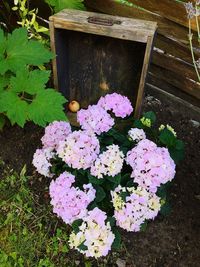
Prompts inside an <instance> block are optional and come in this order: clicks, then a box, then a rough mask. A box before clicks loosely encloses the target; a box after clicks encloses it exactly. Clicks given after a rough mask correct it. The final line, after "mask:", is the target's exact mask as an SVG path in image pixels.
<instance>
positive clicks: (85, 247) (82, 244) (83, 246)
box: [78, 241, 88, 251]
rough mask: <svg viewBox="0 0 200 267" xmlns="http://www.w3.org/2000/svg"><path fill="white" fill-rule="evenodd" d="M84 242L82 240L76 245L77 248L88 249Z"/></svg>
mask: <svg viewBox="0 0 200 267" xmlns="http://www.w3.org/2000/svg"><path fill="white" fill-rule="evenodd" d="M84 242H85V241H83V242H82V243H81V244H80V245H79V246H78V248H79V249H80V250H83V251H85V250H87V249H88V248H87V246H85V245H84Z"/></svg>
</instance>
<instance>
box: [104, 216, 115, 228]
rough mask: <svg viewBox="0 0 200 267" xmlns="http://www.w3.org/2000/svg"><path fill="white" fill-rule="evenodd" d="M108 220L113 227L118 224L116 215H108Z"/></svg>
mask: <svg viewBox="0 0 200 267" xmlns="http://www.w3.org/2000/svg"><path fill="white" fill-rule="evenodd" d="M106 221H107V222H109V223H110V226H111V227H113V226H115V225H116V219H115V218H114V217H111V216H108V217H107V220H106Z"/></svg>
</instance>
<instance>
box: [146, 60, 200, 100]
mask: <svg viewBox="0 0 200 267" xmlns="http://www.w3.org/2000/svg"><path fill="white" fill-rule="evenodd" d="M149 73H150V75H152V76H154V77H155V78H156V79H159V80H162V81H165V82H167V83H168V84H171V85H172V86H175V87H177V88H179V89H181V90H182V91H184V92H186V93H188V94H190V95H192V96H194V97H196V98H197V99H200V84H198V83H194V82H193V81H191V80H189V79H187V78H185V79H183V78H182V77H181V78H180V79H178V77H177V74H176V73H174V72H172V71H170V70H167V69H164V68H161V67H158V66H156V65H154V64H151V66H150V70H149Z"/></svg>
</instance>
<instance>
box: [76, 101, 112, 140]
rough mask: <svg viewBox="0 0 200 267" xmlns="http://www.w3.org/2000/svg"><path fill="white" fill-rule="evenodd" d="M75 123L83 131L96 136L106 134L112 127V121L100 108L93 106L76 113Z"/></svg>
mask: <svg viewBox="0 0 200 267" xmlns="http://www.w3.org/2000/svg"><path fill="white" fill-rule="evenodd" d="M77 121H78V122H79V123H80V125H81V128H82V129H83V130H88V131H91V132H94V133H96V134H98V135H99V134H101V133H103V132H108V131H109V130H110V129H111V128H112V126H113V125H114V119H113V118H112V117H111V116H110V114H108V113H107V112H106V110H104V109H103V108H102V107H100V106H97V105H93V106H89V107H88V108H87V109H81V110H80V111H78V112H77Z"/></svg>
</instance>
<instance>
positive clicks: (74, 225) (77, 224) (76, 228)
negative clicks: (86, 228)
mask: <svg viewBox="0 0 200 267" xmlns="http://www.w3.org/2000/svg"><path fill="white" fill-rule="evenodd" d="M82 222H83V220H81V219H78V220H75V221H74V222H73V223H72V229H73V231H74V233H75V234H77V233H78V232H79V227H80V226H81V224H82Z"/></svg>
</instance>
